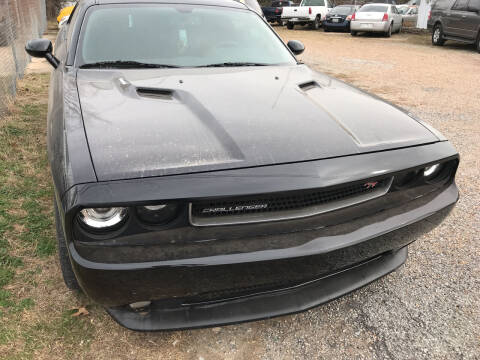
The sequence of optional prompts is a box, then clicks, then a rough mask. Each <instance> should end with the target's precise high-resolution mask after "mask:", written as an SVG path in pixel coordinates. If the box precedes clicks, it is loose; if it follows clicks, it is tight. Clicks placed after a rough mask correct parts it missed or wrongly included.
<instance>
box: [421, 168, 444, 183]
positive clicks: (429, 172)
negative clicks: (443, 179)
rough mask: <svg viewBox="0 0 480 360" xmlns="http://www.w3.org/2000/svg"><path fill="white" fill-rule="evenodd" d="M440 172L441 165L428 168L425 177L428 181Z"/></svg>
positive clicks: (424, 170)
mask: <svg viewBox="0 0 480 360" xmlns="http://www.w3.org/2000/svg"><path fill="white" fill-rule="evenodd" d="M440 170H442V165H441V164H433V165H430V166H427V167H426V168H425V169H423V177H424V178H425V179H427V180H429V179H433V178H434V177H436V176H437V175H438V174H439V173H440Z"/></svg>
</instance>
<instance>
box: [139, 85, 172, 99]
mask: <svg viewBox="0 0 480 360" xmlns="http://www.w3.org/2000/svg"><path fill="white" fill-rule="evenodd" d="M173 93H174V91H173V90H168V89H155V88H137V94H138V95H139V96H141V97H147V98H153V99H162V100H173Z"/></svg>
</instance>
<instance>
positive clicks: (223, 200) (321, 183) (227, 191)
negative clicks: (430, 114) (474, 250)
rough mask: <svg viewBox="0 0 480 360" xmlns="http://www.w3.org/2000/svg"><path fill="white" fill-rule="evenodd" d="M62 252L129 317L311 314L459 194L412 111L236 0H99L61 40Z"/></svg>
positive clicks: (179, 322)
mask: <svg viewBox="0 0 480 360" xmlns="http://www.w3.org/2000/svg"><path fill="white" fill-rule="evenodd" d="M26 49H27V51H28V53H29V54H31V55H32V56H37V57H45V58H46V59H47V60H48V61H49V62H50V63H51V64H52V66H53V68H54V70H53V72H52V76H51V86H50V103H49V113H48V154H49V161H50V166H51V172H52V177H53V182H54V188H55V200H54V207H55V213H56V224H57V236H58V246H59V255H60V263H61V267H62V271H63V276H64V279H65V282H66V284H67V286H68V287H69V288H72V289H75V288H80V289H81V290H82V291H83V292H85V294H87V295H88V296H89V297H90V298H91V299H93V300H94V301H96V302H98V303H100V304H102V305H104V306H105V307H106V309H107V311H108V312H109V313H110V315H111V316H112V317H113V318H114V319H115V320H116V321H118V322H119V323H120V324H122V325H123V326H126V327H128V328H130V329H135V330H162V329H179V328H191V327H202V326H210V325H216V324H228V323H235V322H241V321H247V320H254V319H260V318H267V317H272V316H276V315H281V314H287V313H293V312H297V311H302V310H305V309H308V308H311V307H313V306H316V305H319V304H321V303H325V302H327V301H329V300H332V299H334V298H336V297H339V296H341V295H343V294H346V293H348V292H350V291H352V290H354V289H357V288H359V287H361V286H364V285H366V284H368V283H370V282H371V281H373V280H375V279H378V278H379V277H381V276H384V275H386V274H388V273H389V272H391V271H393V270H395V269H396V268H397V267H399V266H400V265H401V264H402V263H403V262H404V261H405V260H406V258H407V245H408V244H409V243H411V242H412V241H414V240H415V239H416V238H417V237H418V236H419V235H420V234H422V233H424V232H426V231H429V230H430V229H432V228H433V227H434V226H435V225H436V224H438V223H439V222H440V221H441V220H442V219H443V217H445V216H446V215H447V214H448V212H449V210H450V209H451V207H452V206H453V205H454V204H455V202H456V201H457V199H458V190H457V187H456V185H455V182H454V176H455V172H456V169H457V166H458V162H459V157H458V154H457V152H456V151H455V149H454V148H453V147H452V145H451V144H450V143H449V142H448V141H447V140H446V139H445V138H444V137H443V136H442V135H441V134H439V133H438V132H437V131H435V130H434V129H432V128H431V127H429V126H428V125H427V124H425V123H423V122H421V121H420V120H418V119H416V118H415V117H414V116H413V115H412V114H410V113H407V112H405V111H403V110H402V109H400V108H397V107H395V106H394V105H391V104H388V103H386V102H384V101H382V100H381V99H379V98H376V97H374V96H371V95H369V94H366V93H365V92H362V91H360V90H358V89H356V88H354V87H351V86H349V85H347V84H345V83H343V82H341V81H338V80H335V79H333V78H331V77H328V76H326V75H324V74H321V73H317V72H314V71H312V70H311V69H310V68H308V67H307V66H306V65H304V64H302V63H301V62H299V61H297V60H296V58H295V55H296V54H300V53H301V52H302V51H303V49H304V47H303V45H302V44H301V43H300V42H298V41H290V42H289V43H288V44H287V45H284V43H283V42H282V40H281V39H280V38H279V37H278V36H277V35H276V33H275V32H274V31H273V30H272V29H271V28H270V27H269V25H268V24H267V23H266V22H265V21H264V20H263V19H262V18H261V17H260V16H259V15H258V14H257V13H255V12H254V11H252V10H250V9H248V8H247V7H246V6H245V5H243V4H242V3H240V2H236V1H233V0H144V1H142V2H136V1H134V0H80V1H79V2H78V4H77V6H76V8H75V10H74V12H73V14H72V16H71V18H70V20H69V22H68V24H66V25H65V26H64V27H63V28H62V29H61V30H60V32H59V34H58V38H57V41H56V44H55V52H54V53H53V51H52V44H51V43H50V42H49V41H48V40H45V39H37V40H32V41H30V42H29V43H28V44H27V46H26Z"/></svg>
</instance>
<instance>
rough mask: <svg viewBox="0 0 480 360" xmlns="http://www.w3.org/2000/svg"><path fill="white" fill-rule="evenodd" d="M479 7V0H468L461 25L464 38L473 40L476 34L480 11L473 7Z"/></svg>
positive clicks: (479, 23)
mask: <svg viewBox="0 0 480 360" xmlns="http://www.w3.org/2000/svg"><path fill="white" fill-rule="evenodd" d="M479 8H480V0H469V2H468V5H467V11H466V12H465V17H464V18H463V19H464V21H463V22H462V26H463V27H464V29H465V30H464V32H465V38H466V39H470V40H475V39H476V38H477V36H478V30H479V28H480V13H479V12H477V11H476V10H474V9H479Z"/></svg>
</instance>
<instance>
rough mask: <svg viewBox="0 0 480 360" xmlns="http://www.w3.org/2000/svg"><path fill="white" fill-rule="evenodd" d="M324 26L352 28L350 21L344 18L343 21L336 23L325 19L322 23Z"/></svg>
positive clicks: (333, 28)
mask: <svg viewBox="0 0 480 360" xmlns="http://www.w3.org/2000/svg"><path fill="white" fill-rule="evenodd" d="M322 25H323V27H324V28H326V29H329V30H349V29H350V21H348V20H344V21H342V22H338V23H334V22H328V21H326V20H325V21H324V22H323V23H322Z"/></svg>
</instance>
